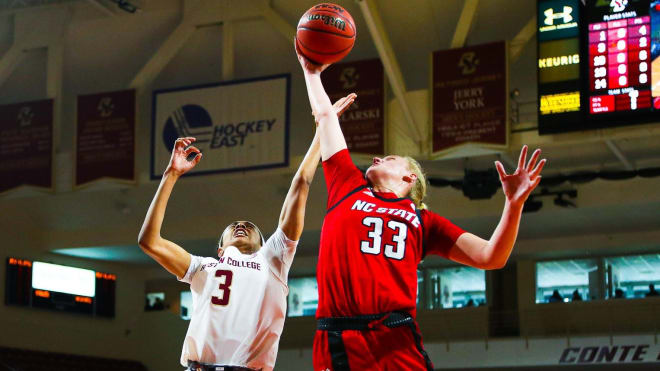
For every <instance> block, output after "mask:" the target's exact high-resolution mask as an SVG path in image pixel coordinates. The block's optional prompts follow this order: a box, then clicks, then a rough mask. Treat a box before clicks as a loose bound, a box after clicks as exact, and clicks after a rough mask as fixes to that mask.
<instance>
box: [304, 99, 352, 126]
mask: <svg viewBox="0 0 660 371" xmlns="http://www.w3.org/2000/svg"><path fill="white" fill-rule="evenodd" d="M355 98H357V94H355V93H351V94H349V95H347V96H345V97H343V98H340V99H339V100H337V101H336V102H335V104H333V105H332V108H333V109H334V110H335V113H336V114H337V117H338V118H339V117H341V115H342V114H343V113H344V112H346V110H347V109H348V107H350V106H351V104H353V102H355ZM312 115H313V116H314V121H316V126H319V120H318V119H317V118H316V113H315V112H314V111H312Z"/></svg>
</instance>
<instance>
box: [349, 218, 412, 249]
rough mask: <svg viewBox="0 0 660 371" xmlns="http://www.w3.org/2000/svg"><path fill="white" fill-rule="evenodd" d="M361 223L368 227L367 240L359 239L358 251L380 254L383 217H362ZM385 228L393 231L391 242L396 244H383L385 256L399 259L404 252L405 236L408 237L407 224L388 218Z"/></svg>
mask: <svg viewBox="0 0 660 371" xmlns="http://www.w3.org/2000/svg"><path fill="white" fill-rule="evenodd" d="M362 224H364V225H366V226H367V227H370V228H371V230H370V231H369V234H368V236H369V240H368V241H360V251H362V252H363V253H365V254H373V255H378V254H380V250H381V240H382V238H381V237H382V235H383V219H381V218H376V217H373V216H368V217H366V218H364V219H362ZM387 228H389V229H391V230H392V231H394V233H395V234H393V235H392V242H394V243H396V245H390V244H385V256H386V257H388V258H390V259H395V260H401V259H403V256H404V254H405V253H406V237H408V226H407V225H405V224H404V223H401V222H397V221H396V220H390V221H388V222H387Z"/></svg>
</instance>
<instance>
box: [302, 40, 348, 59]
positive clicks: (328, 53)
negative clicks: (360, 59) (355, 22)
mask: <svg viewBox="0 0 660 371" xmlns="http://www.w3.org/2000/svg"><path fill="white" fill-rule="evenodd" d="M296 40H298V43H299V44H300V46H302V47H303V48H305V49H307V50H309V51H310V52H312V53H316V54H323V55H333V54H341V53H343V52H345V51H346V50H348V49H351V48H352V47H353V45H349V46H347V47H345V48H344V49H341V50H338V51H334V52H320V51H316V50H314V49H312V48H310V47H308V46H307V45H305V44H304V43H303V42H302V41H300V39H296ZM305 57H307V56H305ZM308 58H309V57H308Z"/></svg>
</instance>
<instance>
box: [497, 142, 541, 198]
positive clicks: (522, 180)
mask: <svg viewBox="0 0 660 371" xmlns="http://www.w3.org/2000/svg"><path fill="white" fill-rule="evenodd" d="M539 155H541V150H540V149H537V150H536V151H534V153H533V154H532V158H530V160H529V162H527V145H524V146H523V148H522V150H521V151H520V158H519V159H518V168H517V169H516V171H515V172H514V173H513V174H511V175H508V174H507V173H506V171H504V166H503V165H502V163H501V162H499V161H495V167H496V168H497V172H498V173H499V174H500V182H502V190H503V191H504V195H505V196H506V198H507V200H509V201H510V202H511V203H513V204H514V205H517V206H521V207H522V205H523V204H524V203H525V201H526V200H527V197H529V194H530V193H532V191H533V190H534V188H536V186H538V185H539V182H541V170H542V169H543V166H544V165H545V163H546V162H547V160H546V159H543V160H541V161H540V162H539V163H538V164H536V161H537V160H538V159H539ZM535 165H536V167H535Z"/></svg>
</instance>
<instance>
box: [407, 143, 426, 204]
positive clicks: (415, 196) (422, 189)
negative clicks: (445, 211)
mask: <svg viewBox="0 0 660 371" xmlns="http://www.w3.org/2000/svg"><path fill="white" fill-rule="evenodd" d="M404 158H405V159H406V161H408V170H410V171H412V172H413V173H414V174H415V175H417V180H416V181H415V184H413V187H412V189H411V190H410V193H409V196H410V198H412V200H413V202H414V203H415V206H417V208H418V209H426V204H425V203H424V202H422V201H424V198H425V197H426V175H425V174H424V171H423V170H422V167H421V166H420V165H419V162H417V160H415V159H414V158H412V157H409V156H406V157H404Z"/></svg>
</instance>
